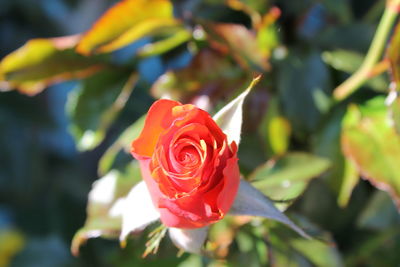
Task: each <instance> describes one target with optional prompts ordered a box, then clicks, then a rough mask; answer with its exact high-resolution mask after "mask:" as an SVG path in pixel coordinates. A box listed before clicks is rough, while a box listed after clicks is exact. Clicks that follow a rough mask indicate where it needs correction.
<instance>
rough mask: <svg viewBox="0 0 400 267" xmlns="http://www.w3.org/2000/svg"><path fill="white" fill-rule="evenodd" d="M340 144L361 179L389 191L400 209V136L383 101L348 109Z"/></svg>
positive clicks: (378, 99)
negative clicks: (399, 168)
mask: <svg viewBox="0 0 400 267" xmlns="http://www.w3.org/2000/svg"><path fill="white" fill-rule="evenodd" d="M341 141H342V149H343V152H344V154H345V156H346V157H347V158H348V159H350V160H351V161H352V162H353V163H354V164H355V165H356V167H357V169H358V170H359V172H360V174H361V176H362V177H363V178H365V179H368V180H369V181H370V182H371V183H372V184H373V185H375V186H376V187H377V188H379V189H381V190H385V191H388V192H389V193H390V195H391V196H392V198H393V199H394V201H395V203H396V204H397V206H398V208H400V172H399V171H398V166H399V162H400V136H399V135H398V134H397V133H396V131H395V129H394V127H393V123H392V121H391V120H390V118H389V114H388V108H387V107H386V106H385V103H384V98H383V97H377V98H374V99H372V100H371V101H369V102H368V103H367V104H366V105H364V106H356V105H352V106H350V108H349V109H348V111H347V114H346V117H345V121H344V128H343V132H342V140H341Z"/></svg>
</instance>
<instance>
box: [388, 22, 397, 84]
mask: <svg viewBox="0 0 400 267" xmlns="http://www.w3.org/2000/svg"><path fill="white" fill-rule="evenodd" d="M387 58H388V59H389V62H390V73H391V79H392V81H393V82H394V84H395V86H396V88H395V89H396V91H400V87H399V86H400V85H399V83H400V23H398V24H397V26H396V29H395V31H394V33H393V34H392V39H391V40H390V43H389V47H388V49H387Z"/></svg>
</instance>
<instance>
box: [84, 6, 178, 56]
mask: <svg viewBox="0 0 400 267" xmlns="http://www.w3.org/2000/svg"><path fill="white" fill-rule="evenodd" d="M172 11H173V10H172V4H171V3H170V2H169V1H168V0H124V1H121V2H119V3H117V4H116V5H115V6H113V7H111V8H110V9H109V10H108V11H107V12H106V13H105V14H104V15H103V16H102V17H101V18H100V19H99V20H98V21H97V22H96V23H95V24H94V26H93V27H92V28H91V29H90V30H89V31H88V32H87V33H85V34H84V36H83V37H82V39H81V41H80V42H79V44H78V46H77V51H78V52H79V53H81V54H90V53H93V52H110V51H113V50H116V49H118V48H121V47H123V46H126V45H128V44H130V43H132V42H134V41H136V40H138V39H140V38H143V37H144V36H147V35H149V34H152V33H154V32H155V31H159V30H161V29H164V30H165V29H166V28H169V27H175V26H177V25H178V22H177V21H176V20H175V19H174V18H173V12H172Z"/></svg>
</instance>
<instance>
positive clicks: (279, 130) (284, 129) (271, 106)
mask: <svg viewBox="0 0 400 267" xmlns="http://www.w3.org/2000/svg"><path fill="white" fill-rule="evenodd" d="M259 131H260V134H261V135H262V137H263V139H264V140H266V141H267V146H266V151H267V152H268V153H269V154H270V155H272V156H279V155H283V154H284V153H286V151H287V149H288V147H289V144H290V137H291V133H292V131H291V126H290V123H289V121H288V120H287V119H286V118H285V117H283V116H282V114H281V112H280V109H279V104H278V99H277V98H276V97H271V98H270V99H269V101H268V109H267V112H266V114H265V115H264V118H263V121H262V122H261V125H260V127H259Z"/></svg>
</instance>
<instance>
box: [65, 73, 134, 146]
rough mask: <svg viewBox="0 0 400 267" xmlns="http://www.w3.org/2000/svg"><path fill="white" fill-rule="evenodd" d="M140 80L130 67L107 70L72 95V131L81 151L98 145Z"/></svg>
mask: <svg viewBox="0 0 400 267" xmlns="http://www.w3.org/2000/svg"><path fill="white" fill-rule="evenodd" d="M137 79H138V76H137V74H136V73H130V72H129V71H126V70H121V69H113V70H104V71H101V72H99V73H98V74H96V75H94V76H92V77H90V78H87V79H85V80H83V81H82V82H81V84H80V85H79V87H78V88H77V89H76V90H74V91H73V92H72V93H71V95H70V96H69V99H68V103H67V108H68V111H69V113H70V116H71V119H72V124H71V132H72V133H73V135H74V137H75V139H76V140H77V147H78V149H80V150H88V149H92V148H94V147H96V146H97V145H98V144H99V143H100V142H101V141H102V140H103V138H104V136H105V133H106V130H107V129H108V128H109V127H110V125H111V124H112V123H113V121H114V120H115V118H116V116H117V115H118V114H119V111H120V110H121V109H122V108H123V107H124V106H125V103H126V101H127V100H128V98H129V96H130V94H131V92H132V90H133V88H134V85H135V83H136V81H137Z"/></svg>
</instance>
